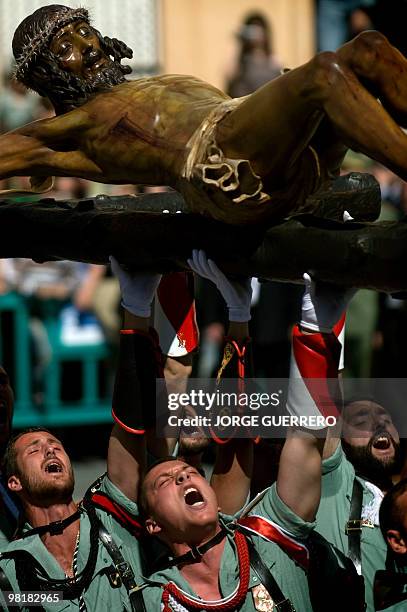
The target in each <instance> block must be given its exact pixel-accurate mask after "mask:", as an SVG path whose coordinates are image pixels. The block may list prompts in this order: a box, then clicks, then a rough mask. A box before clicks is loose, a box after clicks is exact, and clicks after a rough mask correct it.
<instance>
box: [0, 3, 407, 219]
mask: <svg viewBox="0 0 407 612" xmlns="http://www.w3.org/2000/svg"><path fill="white" fill-rule="evenodd" d="M13 52H14V55H15V58H16V63H17V70H16V76H17V78H18V79H19V80H20V81H21V82H23V83H24V84H25V85H27V86H28V87H30V88H32V89H35V90H36V91H38V92H39V93H40V94H41V95H43V96H47V97H49V99H50V100H51V102H52V103H53V105H54V107H55V109H56V112H57V113H58V115H59V116H58V117H56V118H52V119H46V120H43V121H37V122H35V123H32V124H29V125H27V126H24V127H22V128H19V129H18V130H15V131H14V132H12V133H9V134H7V135H3V136H2V137H1V138H0V145H1V156H0V178H6V177H9V176H14V175H21V174H22V175H26V174H32V175H33V176H34V177H40V178H42V179H44V185H45V183H46V182H47V181H46V180H45V179H46V178H47V177H49V176H50V175H62V176H79V177H85V178H88V179H91V180H95V181H99V182H106V183H124V184H127V183H129V182H134V183H137V184H152V185H169V186H171V187H173V188H175V189H177V190H178V191H180V193H182V194H183V195H184V196H185V200H186V202H187V204H188V206H189V207H190V209H191V210H192V211H193V212H198V213H200V214H205V215H209V216H212V217H214V218H216V219H219V220H222V221H226V222H227V223H233V224H246V223H260V222H263V221H267V222H268V221H270V222H272V221H273V220H276V219H281V218H282V217H284V216H287V215H288V214H290V213H292V212H294V211H299V210H309V209H312V206H313V204H312V203H311V202H308V204H306V200H307V198H308V196H310V195H312V194H314V193H316V192H317V191H318V190H320V188H321V186H322V184H323V183H324V182H325V181H327V180H331V179H332V177H334V176H338V175H339V169H340V165H341V163H342V160H343V158H344V155H345V153H346V150H347V148H348V147H352V148H354V149H357V150H359V151H362V152H363V153H365V154H366V155H369V156H370V157H372V158H373V159H376V160H378V161H379V162H381V163H383V164H384V165H386V166H387V167H389V168H390V169H392V170H393V171H394V172H396V173H397V174H398V175H399V176H400V177H401V178H407V162H406V155H405V149H406V145H407V136H406V135H405V134H404V132H403V131H402V130H401V129H400V127H399V125H398V124H400V125H402V126H404V125H405V124H406V121H407V105H406V99H407V95H406V94H407V61H406V60H405V58H404V57H403V56H402V55H401V54H400V53H399V52H398V51H397V50H396V49H395V48H393V47H391V45H390V44H389V43H388V41H387V39H386V38H385V37H384V36H382V35H381V34H379V33H377V32H364V33H362V34H360V35H359V36H358V37H357V38H355V39H354V40H353V41H350V42H349V43H347V44H345V45H344V46H342V47H340V49H338V51H337V52H336V53H328V52H327V53H321V54H319V55H317V56H316V57H314V58H313V59H311V60H310V61H309V62H308V63H307V64H304V65H303V66H300V67H299V68H296V69H294V70H291V71H288V72H286V73H285V74H284V75H282V76H280V77H279V78H278V79H274V80H273V81H271V82H270V83H268V84H266V85H265V86H263V87H262V88H260V89H259V90H258V91H256V92H255V93H253V94H251V95H249V96H247V97H245V98H238V99H235V100H232V99H230V98H229V97H228V96H226V95H225V94H223V93H222V92H221V91H219V90H218V89H216V88H215V87H212V86H210V85H208V84H206V83H204V82H202V81H200V80H199V79H195V78H193V77H188V76H179V75H167V76H158V77H152V78H143V79H138V80H135V81H130V82H128V81H126V80H125V75H126V74H127V73H128V72H129V69H128V67H126V66H122V65H121V60H122V59H123V58H126V57H130V55H131V51H130V50H129V49H128V47H127V46H126V45H124V44H123V43H122V42H120V41H117V40H116V39H109V38H106V37H102V35H101V34H100V33H99V32H98V31H97V30H95V28H93V27H92V26H91V25H90V22H89V17H88V13H87V11H86V9H70V8H68V7H66V6H62V5H50V6H46V7H42V8H40V9H38V10H37V11H35V12H34V13H33V14H32V15H30V16H29V17H27V18H26V19H25V20H24V21H23V22H22V23H21V24H20V26H19V27H18V28H17V30H16V32H15V34H14V39H13ZM395 82H397V87H395V86H394V83H395ZM377 97H379V98H380V102H379V101H378V100H377ZM66 111H70V112H68V113H66ZM64 112H65V113H66V114H65V115H61V113H64ZM358 116H359V117H360V121H355V117H358ZM35 182H36V187H39V185H38V181H35ZM356 183H357V185H356V187H358V186H359V183H358V181H356ZM48 184H49V182H48ZM44 185H43V186H44ZM354 187H355V186H354V185H353V183H352V181H350V182H349V185H347V186H345V188H344V195H343V197H344V206H345V208H346V207H347V206H346V201H347V200H348V197H349V199H350V200H352V198H354V193H353V191H354ZM323 190H324V193H325V195H326V196H327V197H329V190H326V188H325V187H324V188H323ZM316 199H318V198H316ZM307 207H308V208H307ZM348 209H349V207H348Z"/></svg>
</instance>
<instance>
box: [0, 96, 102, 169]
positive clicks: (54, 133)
mask: <svg viewBox="0 0 407 612" xmlns="http://www.w3.org/2000/svg"><path fill="white" fill-rule="evenodd" d="M89 127H90V119H89V115H88V113H87V112H86V110H83V109H81V108H78V109H75V110H73V111H71V112H69V113H66V114H64V115H60V116H58V117H53V118H51V119H42V120H40V121H34V122H33V123H28V124H27V125H24V126H23V127H21V128H18V129H17V130H14V131H12V132H8V133H6V134H3V135H1V136H0V179H4V178H8V177H10V176H27V175H33V176H38V177H47V176H50V175H55V176H77V177H83V178H88V179H93V180H96V181H97V180H99V181H101V180H102V178H103V177H102V172H101V169H100V168H99V167H98V166H97V165H96V164H95V163H94V162H93V161H91V160H90V159H89V158H88V157H87V155H86V154H85V153H84V152H83V151H81V150H80V145H79V136H80V135H81V136H82V137H83V135H84V132H85V131H86V130H87V129H89Z"/></svg>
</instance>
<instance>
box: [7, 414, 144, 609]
mask: <svg viewBox="0 0 407 612" xmlns="http://www.w3.org/2000/svg"><path fill="white" fill-rule="evenodd" d="M128 436H129V437H130V435H129V434H128ZM125 438H126V435H125V432H123V433H122V432H121V430H120V428H119V427H118V426H115V428H114V430H113V433H112V437H111V440H110V448H109V461H108V473H107V475H105V476H103V477H102V478H101V480H100V482H99V483H98V491H97V493H98V495H99V496H100V495H104V496H106V497H107V498H108V499H109V500H110V502H111V503H112V504H113V505H114V506H115V507H116V508H120V511H121V512H126V511H127V512H128V513H130V514H132V515H137V507H136V504H135V503H134V501H133V500H134V496H135V492H134V491H133V492H131V491H130V490H129V489H126V488H125V487H124V486H122V482H123V476H122V475H121V476H119V469H118V466H117V464H116V461H119V462H120V465H121V469H123V470H125V469H129V470H130V469H133V470H134V469H139V468H138V466H139V463H138V462H135V463H133V461H132V459H133V458H132V456H131V454H130V452H128V451H126V440H125ZM117 450H119V452H118V453H117V452H116V451H117ZM115 454H116V459H113V460H112V457H113V455H115ZM117 457H118V458H117ZM4 465H5V467H4V469H5V475H6V476H7V478H8V487H9V489H10V490H11V491H12V492H14V493H15V494H16V495H17V496H18V498H19V500H20V502H21V504H22V509H23V515H24V518H25V524H24V526H23V527H22V530H21V531H20V533H19V537H18V539H15V540H14V541H12V542H11V543H10V544H8V546H6V547H3V549H2V554H1V570H2V571H1V572H0V582H1V589H2V591H11V592H13V591H14V592H15V593H19V592H21V591H47V592H51V593H52V595H51V596H50V597H49V598H48V599H46V600H41V602H42V606H43V608H42V609H44V610H62V609H64V610H65V609H66V610H68V609H69V610H78V609H79V610H80V611H81V612H82V611H86V610H88V611H89V612H91V611H93V610H95V609H96V608H95V605H96V604H95V602H100V606H101V609H106V610H107V609H109V608H111V609H115V610H116V609H117V610H128V611H129V610H131V605H130V600H129V594H128V588H127V586H125V585H124V584H123V582H122V579H121V577H120V575H119V572H118V570H117V567H116V563H115V562H114V559H113V558H112V557H111V556H110V554H109V551H108V550H107V549H105V547H104V545H103V543H102V540H101V536H100V527H101V526H102V525H103V528H104V530H105V531H106V533H107V534H109V535H108V537H111V538H112V539H113V541H114V542H115V544H116V545H117V546H119V547H120V554H121V560H122V561H123V562H125V563H126V564H129V567H130V573H131V575H132V579H133V581H134V582H135V581H136V580H140V575H141V573H142V557H141V552H140V549H139V547H138V546H137V545H135V538H134V535H135V533H131V532H130V531H129V529H128V528H125V527H124V526H122V524H121V523H120V521H119V520H118V518H117V516H115V515H114V514H109V513H108V512H106V510H105V509H100V508H99V507H97V506H95V505H94V504H93V503H91V502H90V501H87V500H86V499H85V500H84V501H82V502H81V503H80V504H77V503H76V502H75V501H74V500H73V498H72V494H73V489H74V475H73V471H72V466H71V462H70V459H69V457H68V455H67V454H66V452H65V449H64V447H63V445H62V443H61V442H60V440H58V439H57V438H56V437H55V436H54V435H53V434H52V433H51V432H49V431H47V430H46V429H43V428H33V429H30V430H27V431H24V432H22V433H20V434H18V435H17V436H16V437H15V438H13V439H12V440H11V441H10V443H9V445H8V448H7V451H6V454H5V461H4ZM134 483H135V485H134V486H135V487H136V483H137V472H135V473H134ZM116 485H117V486H116ZM128 495H129V496H131V495H132V496H133V500H132V499H130V497H128ZM116 561H117V560H116ZM55 591H58V592H59V593H61V594H62V598H63V599H64V600H69V601H59V599H58V596H57V595H55ZM4 597H5V596H4ZM55 597H56V599H55ZM10 602H11V600H9V601H7V600H5V602H4V604H3V605H4V606H5V607H4V608H3V609H8V608H7V603H10ZM21 608H22V609H31V608H30V605H29V603H27V602H23V601H21Z"/></svg>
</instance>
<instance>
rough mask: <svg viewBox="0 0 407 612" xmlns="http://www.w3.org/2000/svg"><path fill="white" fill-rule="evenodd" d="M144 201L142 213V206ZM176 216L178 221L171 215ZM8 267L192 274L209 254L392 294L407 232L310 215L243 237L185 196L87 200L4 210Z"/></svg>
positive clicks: (247, 268) (233, 264)
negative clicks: (200, 256)
mask: <svg viewBox="0 0 407 612" xmlns="http://www.w3.org/2000/svg"><path fill="white" fill-rule="evenodd" d="M136 200H137V204H136ZM166 211H168V212H166ZM0 228H1V240H0V258H7V257H28V258H32V259H34V260H35V261H38V262H43V261H47V260H57V259H70V260H76V261H84V262H93V263H106V262H107V261H108V257H109V255H110V254H113V255H115V256H116V258H117V259H118V260H119V261H120V262H121V263H124V264H127V265H128V266H129V267H131V268H132V269H135V270H140V271H144V272H169V271H173V270H181V269H186V268H187V267H188V265H187V263H186V260H187V258H188V257H190V254H191V251H192V249H193V248H202V249H205V251H206V252H207V253H208V255H209V256H210V257H212V258H213V259H214V260H215V261H216V262H217V263H218V264H219V266H220V267H221V268H222V269H223V270H224V271H225V272H226V273H229V274H232V275H250V276H258V277H260V278H264V279H276V280H283V281H293V282H298V281H300V280H301V279H302V274H303V273H304V272H305V271H311V272H312V273H313V274H314V275H315V277H316V278H317V279H320V280H325V281H330V282H332V283H337V284H341V285H342V284H343V285H353V286H356V287H365V288H370V289H377V290H381V291H388V292H393V293H394V292H403V291H406V290H407V274H406V272H405V266H406V262H407V223H405V222H403V221H401V222H394V223H393V222H383V223H356V222H351V223H341V222H335V221H332V220H327V219H322V218H318V217H315V216H310V215H301V216H298V217H293V218H290V219H289V220H286V221H282V222H281V223H279V224H277V225H275V226H273V227H270V228H268V229H267V228H263V227H262V228H260V227H249V228H246V227H236V226H231V225H225V224H223V223H220V222H217V221H214V220H212V219H208V218H205V217H201V216H197V215H193V214H189V213H187V212H186V207H185V204H184V202H183V200H182V198H181V196H180V195H179V194H177V193H176V192H170V193H162V194H151V195H145V196H136V197H134V196H122V197H111V198H108V197H106V196H97V197H96V198H90V199H85V200H80V201H78V200H68V201H55V200H41V201H40V202H23V203H19V202H9V201H1V202H0Z"/></svg>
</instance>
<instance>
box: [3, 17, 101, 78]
mask: <svg viewBox="0 0 407 612" xmlns="http://www.w3.org/2000/svg"><path fill="white" fill-rule="evenodd" d="M64 9H65V10H64V11H58V12H56V13H55V14H54V15H52V17H50V18H49V20H48V22H47V24H46V26H45V27H43V28H40V27H39V26H38V31H37V32H36V33H35V34H34V36H32V38H31V40H30V41H29V42H28V43H27V44H26V45H24V47H23V49H22V51H21V53H20V54H19V55H18V57H16V58H15V63H16V69H15V72H14V76H15V78H16V79H19V80H21V79H23V78H24V77H25V76H26V75H27V73H28V72H29V71H30V69H31V66H32V64H33V62H35V60H36V58H37V57H38V56H39V55H41V53H42V51H43V49H44V47H46V46H47V45H48V44H49V42H50V40H51V39H52V37H53V35H54V34H55V32H57V31H58V30H60V29H61V28H63V27H64V26H66V25H68V24H69V23H72V21H78V20H80V21H86V23H88V24H90V19H89V12H88V11H87V9H85V8H77V9H70V8H68V7H64Z"/></svg>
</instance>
